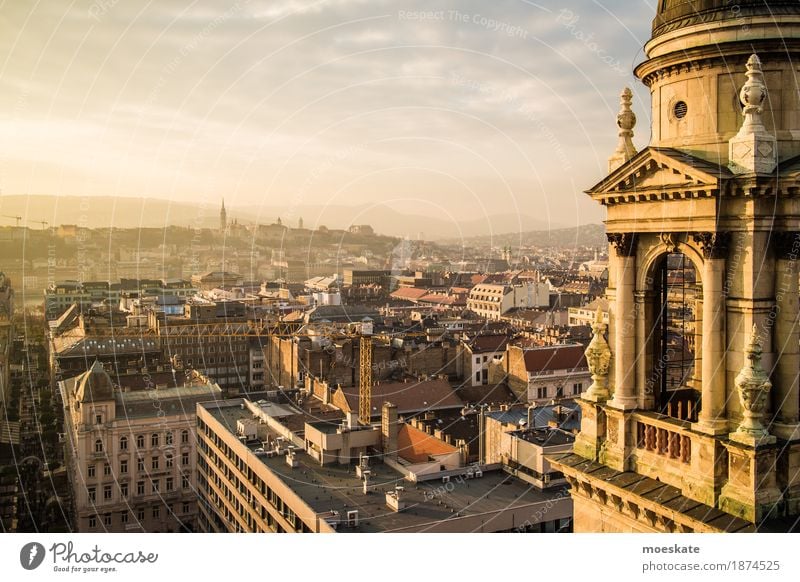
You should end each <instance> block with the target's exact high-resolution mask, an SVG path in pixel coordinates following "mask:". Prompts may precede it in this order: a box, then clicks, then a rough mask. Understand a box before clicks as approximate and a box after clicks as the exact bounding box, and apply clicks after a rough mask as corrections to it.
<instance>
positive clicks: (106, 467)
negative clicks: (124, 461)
mask: <svg viewBox="0 0 800 582" xmlns="http://www.w3.org/2000/svg"><path fill="white" fill-rule="evenodd" d="M103 475H105V476H106V477H108V476H109V475H111V463H105V464H104V465H103Z"/></svg>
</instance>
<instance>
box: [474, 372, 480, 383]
mask: <svg viewBox="0 0 800 582" xmlns="http://www.w3.org/2000/svg"><path fill="white" fill-rule="evenodd" d="M475 381H476V382H480V381H481V373H480V372H475Z"/></svg>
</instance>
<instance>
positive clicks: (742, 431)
mask: <svg viewBox="0 0 800 582" xmlns="http://www.w3.org/2000/svg"><path fill="white" fill-rule="evenodd" d="M745 357H746V358H747V362H746V363H745V364H744V366H742V370H741V371H740V372H739V375H738V376H736V380H735V385H736V390H737V391H738V392H739V401H740V402H741V404H742V422H741V423H740V424H739V427H738V428H737V429H736V431H735V432H732V433H731V434H730V438H731V440H733V441H737V442H740V443H743V444H746V445H750V446H752V447H755V446H759V445H765V444H770V443H774V442H775V440H776V439H775V437H774V436H772V435H770V434H769V431H768V430H767V428H766V427H765V426H764V425H763V424H762V422H761V419H762V418H763V417H764V411H765V409H766V407H767V396H768V395H769V391H770V389H771V388H772V382H770V381H769V378H768V377H767V374H766V372H764V369H763V368H762V367H761V342H760V340H759V338H758V327H757V326H756V325H755V324H753V332H752V334H751V335H750V341H749V343H748V345H747V347H746V348H745Z"/></svg>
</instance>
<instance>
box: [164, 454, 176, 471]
mask: <svg viewBox="0 0 800 582" xmlns="http://www.w3.org/2000/svg"><path fill="white" fill-rule="evenodd" d="M164 457H165V458H166V460H167V469H172V466H173V465H174V464H175V458H174V457H173V456H172V455H171V454H170V453H167V454H166V455H164Z"/></svg>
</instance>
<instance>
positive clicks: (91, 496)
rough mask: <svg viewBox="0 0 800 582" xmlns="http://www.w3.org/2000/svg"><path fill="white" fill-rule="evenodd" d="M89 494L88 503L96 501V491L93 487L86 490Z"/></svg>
mask: <svg viewBox="0 0 800 582" xmlns="http://www.w3.org/2000/svg"><path fill="white" fill-rule="evenodd" d="M87 491H88V492H89V503H94V502H95V501H96V500H97V490H96V489H95V488H94V487H89V489H87Z"/></svg>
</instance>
